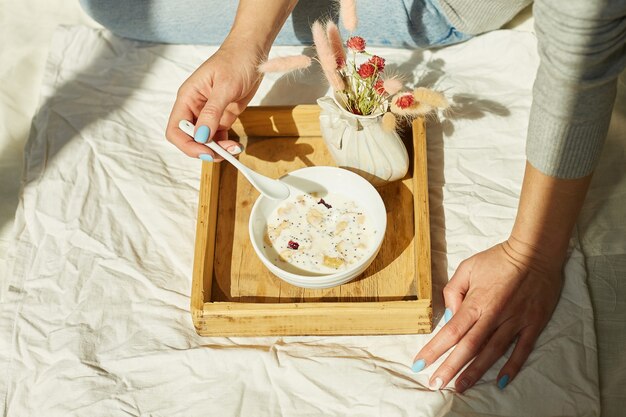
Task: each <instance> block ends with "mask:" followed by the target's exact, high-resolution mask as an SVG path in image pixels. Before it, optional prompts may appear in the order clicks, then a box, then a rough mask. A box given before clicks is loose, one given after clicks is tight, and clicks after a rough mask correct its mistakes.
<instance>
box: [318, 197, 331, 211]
mask: <svg viewBox="0 0 626 417" xmlns="http://www.w3.org/2000/svg"><path fill="white" fill-rule="evenodd" d="M317 204H323V205H324V206H326V208H327V209H329V208H333V206H331V205H330V204H328V203H326V202H325V201H324V199H323V198H320V201H318V202H317Z"/></svg>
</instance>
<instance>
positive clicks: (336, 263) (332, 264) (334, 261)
mask: <svg viewBox="0 0 626 417" xmlns="http://www.w3.org/2000/svg"><path fill="white" fill-rule="evenodd" d="M343 264H344V261H343V259H341V258H333V257H331V256H326V255H324V265H326V266H327V267H329V268H335V269H337V268H339V267H341V265H343Z"/></svg>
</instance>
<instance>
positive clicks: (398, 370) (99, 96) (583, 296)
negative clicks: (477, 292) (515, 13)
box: [0, 27, 599, 416]
mask: <svg viewBox="0 0 626 417" xmlns="http://www.w3.org/2000/svg"><path fill="white" fill-rule="evenodd" d="M213 50H214V48H212V47H193V46H159V45H148V44H140V43H134V42H129V41H124V40H120V39H117V38H115V37H112V36H111V35H109V34H107V33H106V32H101V31H97V30H92V29H87V28H81V27H72V28H61V29H59V30H58V31H57V33H56V35H55V37H54V39H53V44H52V47H51V54H50V57H49V60H48V63H47V67H46V71H45V76H44V81H43V87H42V98H41V108H40V111H39V113H38V115H37V117H36V118H35V121H34V128H33V131H32V132H31V136H30V139H29V141H28V144H27V147H26V167H25V174H24V190H23V194H22V197H21V200H20V205H19V208H18V213H17V216H16V222H15V227H14V239H15V240H14V243H12V244H11V246H10V252H9V261H8V267H9V270H8V272H9V275H8V282H7V285H6V286H5V287H4V288H5V290H4V291H3V293H2V294H1V297H2V298H1V301H2V303H1V306H0V372H2V374H1V375H2V378H1V379H0V401H2V402H1V403H0V407H2V409H3V410H4V414H5V415H7V416H14V415H16V416H17V415H20V416H21V415H45V416H70V415H76V416H83V415H109V416H110V415H137V416H139V415H168V416H170V415H185V416H196V415H198V416H200V415H202V416H206V415H209V416H213V415H215V416H290V415H337V416H344V415H355V416H357V415H358V416H369V415H384V416H394V415H406V416H409V415H410V416H416V415H417V416H440V415H452V416H455V415H458V416H461V415H490V416H493V415H502V416H505V415H506V416H527V415H537V416H539V415H540V416H589V415H599V394H598V375H597V359H596V342H595V334H594V331H593V315H592V311H591V305H590V301H589V296H588V292H587V288H586V285H585V268H584V261H583V258H582V256H581V255H580V252H579V251H578V250H576V249H574V250H573V255H572V257H571V259H570V261H569V262H568V264H567V267H566V284H565V288H564V291H563V296H562V299H561V301H560V303H559V305H558V307H557V310H556V312H555V314H554V317H553V319H552V321H551V322H550V323H549V325H548V327H547V328H546V330H545V331H544V333H543V334H542V336H541V338H540V340H539V342H538V344H537V348H536V349H535V351H534V352H533V354H532V355H531V357H530V359H529V361H528V363H527V364H526V366H525V367H524V369H523V370H522V372H521V373H520V374H519V375H518V377H517V379H516V380H515V381H514V382H513V383H512V384H511V385H510V386H509V387H507V388H506V389H505V390H504V391H502V392H500V391H499V390H498V389H497V388H496V386H495V381H494V379H495V376H496V374H497V371H498V366H501V365H502V364H503V363H504V360H501V361H499V362H498V364H497V365H496V367H494V369H492V370H490V371H489V372H488V373H487V374H486V375H485V377H484V379H483V380H482V381H481V382H480V383H479V384H478V385H477V386H476V388H474V389H472V390H470V391H469V392H467V393H466V394H464V395H457V394H455V393H454V392H453V390H452V389H451V388H447V389H445V390H443V391H441V392H430V391H429V390H428V389H427V388H426V386H427V381H428V374H429V372H432V371H433V370H434V369H436V366H433V367H431V368H429V370H428V371H427V372H424V373H422V374H417V375H416V374H413V373H412V372H411V370H410V363H411V359H412V357H413V355H414V354H415V353H416V352H417V350H418V349H419V348H420V347H421V346H423V345H424V344H425V342H426V341H427V340H428V339H429V337H430V336H425V335H421V336H418V335H407V336H384V337H383V336H380V337H297V338H296V337H284V338H201V337H199V336H197V335H196V334H195V332H194V329H193V327H192V325H191V320H190V316H189V311H188V310H189V292H190V277H191V265H192V252H193V251H192V248H193V241H194V230H195V228H194V223H195V215H196V204H197V191H198V185H199V181H198V177H199V170H200V162H199V161H195V160H190V159H188V158H187V157H185V156H183V155H182V154H180V153H179V152H178V151H176V150H175V149H174V148H173V147H172V146H171V145H170V144H168V143H167V142H166V141H165V140H163V127H164V126H165V122H166V118H167V116H168V113H169V109H170V107H171V104H172V100H173V97H174V94H175V91H176V89H177V87H178V86H179V84H180V82H181V81H182V80H184V79H185V78H186V76H187V75H188V74H189V73H190V72H191V71H192V70H193V69H195V67H196V66H197V64H198V63H200V62H201V61H202V60H203V59H204V57H206V56H208V55H209V54H210V53H211V51H213ZM295 50H300V48H276V49H275V51H274V52H275V53H276V54H287V53H290V52H293V51H295ZM379 52H380V54H381V55H383V56H385V57H387V58H388V59H389V62H390V63H395V64H397V65H398V66H399V71H401V72H405V71H410V70H413V72H414V73H415V75H417V76H419V77H420V78H421V79H422V80H423V82H424V83H425V84H432V83H436V85H437V87H438V88H441V89H444V90H446V92H447V94H448V95H449V96H450V97H453V98H454V101H455V103H456V105H455V111H454V112H452V114H451V116H450V117H449V118H448V119H446V120H444V121H443V122H442V124H441V126H433V127H431V129H430V130H429V163H430V183H431V188H432V190H431V209H432V214H433V223H434V225H435V226H434V233H433V239H434V240H433V249H434V262H435V292H436V293H438V290H441V288H442V285H443V284H444V282H445V280H446V279H447V277H448V276H449V275H450V274H451V273H452V272H453V271H454V269H455V267H456V266H457V265H458V263H459V262H460V261H461V260H462V259H464V258H465V257H467V256H469V255H471V254H472V253H474V252H476V251H479V250H481V249H485V248H487V247H489V246H490V245H492V244H494V243H496V242H498V241H500V240H502V239H504V238H505V237H506V235H507V233H508V232H509V230H510V227H511V225H512V221H513V218H514V215H515V210H516V206H517V198H518V195H519V187H520V183H521V176H522V174H523V166H524V152H523V149H524V139H525V130H526V123H527V117H528V111H529V105H530V100H531V97H530V89H531V85H532V81H533V74H534V70H535V68H536V66H537V55H536V52H535V38H534V36H532V35H531V34H527V33H518V32H512V31H499V32H494V33H491V34H489V35H486V36H482V37H479V38H477V39H474V40H472V41H469V42H467V43H465V44H462V45H458V46H454V47H450V48H446V49H444V50H440V51H437V52H434V53H431V52H424V53H421V52H411V51H403V50H390V49H384V50H383V49H381V50H379ZM476 62H485V65H484V66H478V65H476ZM278 78H279V77H267V78H266V79H265V80H264V82H263V85H262V87H261V89H260V92H259V94H257V97H256V98H255V101H254V102H253V103H252V104H260V103H262V104H294V103H300V102H312V101H313V100H314V99H315V98H316V97H317V96H319V95H321V94H324V93H325V90H326V89H325V88H319V86H318V83H317V81H316V80H318V79H319V78H317V77H313V76H310V77H295V78H294V77H284V78H280V79H278ZM442 200H443V204H442ZM446 252H447V255H446ZM435 307H436V311H435V313H436V315H437V316H436V317H435V319H436V320H437V321H439V319H440V315H441V301H440V300H439V299H437V300H436V305H435ZM4 370H6V373H4Z"/></svg>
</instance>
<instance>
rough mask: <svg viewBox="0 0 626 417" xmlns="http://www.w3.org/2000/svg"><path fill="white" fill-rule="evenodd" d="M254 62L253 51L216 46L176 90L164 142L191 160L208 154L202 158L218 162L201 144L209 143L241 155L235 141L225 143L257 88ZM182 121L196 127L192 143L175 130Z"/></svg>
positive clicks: (258, 75) (216, 157)
mask: <svg viewBox="0 0 626 417" xmlns="http://www.w3.org/2000/svg"><path fill="white" fill-rule="evenodd" d="M257 63H258V54H257V51H254V50H252V51H250V52H249V53H246V52H245V51H243V50H242V48H241V47H240V48H238V49H237V50H234V49H233V48H230V47H228V46H227V44H226V43H225V44H224V45H223V46H222V47H220V49H219V50H218V51H217V52H216V53H215V54H214V55H212V56H211V57H210V58H209V59H208V60H206V61H205V62H204V63H203V64H202V65H200V67H199V68H198V69H197V70H196V71H194V73H193V74H191V76H190V77H189V78H188V79H187V80H186V81H185V82H184V83H183V84H182V85H181V87H180V88H179V89H178V94H177V96H176V102H175V103H174V106H173V108H172V111H171V113H170V117H169V121H168V124H167V129H166V132H165V136H166V137H167V140H168V141H170V142H171V143H173V144H174V145H175V146H176V147H177V148H178V149H180V150H181V151H183V152H184V153H185V154H186V155H188V156H190V157H192V158H198V157H199V156H200V155H201V154H208V155H210V158H208V157H203V159H205V160H207V159H208V160H211V158H212V159H213V160H216V161H219V160H221V158H220V157H219V156H218V155H215V154H214V153H213V151H211V149H210V148H208V147H207V146H205V145H203V143H206V142H207V141H209V140H215V141H216V142H217V143H218V144H219V145H220V146H221V147H223V148H224V149H226V150H227V151H228V152H230V153H232V154H237V153H239V152H241V146H240V145H239V144H238V143H237V142H235V141H232V140H228V129H229V128H230V126H231V125H232V124H233V123H234V121H235V120H236V119H237V117H238V116H239V115H240V114H241V112H242V111H243V110H244V109H245V108H246V106H247V105H248V103H249V102H250V100H251V99H252V97H253V96H254V93H256V90H257V89H258V87H259V83H260V81H261V76H260V74H259V73H258V72H257V68H256V67H257ZM183 119H184V120H189V121H191V122H193V123H194V124H195V125H196V131H195V140H194V139H192V138H190V137H189V136H188V135H187V134H185V133H184V132H183V131H182V130H180V129H179V128H178V123H179V122H180V121H181V120H183ZM202 126H205V127H202ZM201 127H202V128H201Z"/></svg>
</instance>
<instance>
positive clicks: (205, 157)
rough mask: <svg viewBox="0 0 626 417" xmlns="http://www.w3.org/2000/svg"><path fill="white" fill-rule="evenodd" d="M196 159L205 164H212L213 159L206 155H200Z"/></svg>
mask: <svg viewBox="0 0 626 417" xmlns="http://www.w3.org/2000/svg"><path fill="white" fill-rule="evenodd" d="M198 158H200V159H202V160H203V161H206V162H213V157H212V156H211V155H209V154H208V153H201V154H200V155H199V156H198Z"/></svg>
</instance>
